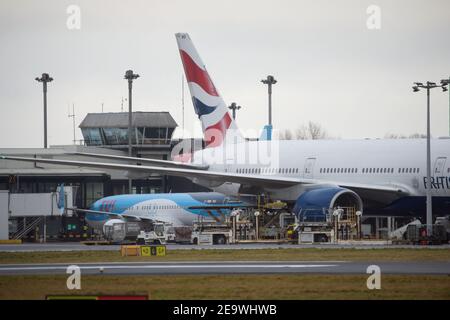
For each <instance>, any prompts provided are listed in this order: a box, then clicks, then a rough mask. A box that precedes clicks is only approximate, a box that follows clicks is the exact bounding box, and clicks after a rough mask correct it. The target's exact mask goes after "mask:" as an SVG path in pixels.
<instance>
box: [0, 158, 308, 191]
mask: <svg viewBox="0 0 450 320" xmlns="http://www.w3.org/2000/svg"><path fill="white" fill-rule="evenodd" d="M1 159H4V160H16V161H26V162H38V163H48V164H57V165H65V166H75V167H92V168H104V169H112V170H128V171H135V172H141V173H142V172H144V173H148V174H152V173H159V174H166V175H172V176H180V177H187V178H191V179H193V180H194V182H195V179H207V180H210V181H214V182H219V183H224V182H234V183H241V184H256V185H261V186H266V187H289V186H293V185H296V184H299V183H301V182H302V181H301V180H300V179H297V178H292V177H279V176H262V175H244V174H237V173H227V172H220V171H211V170H199V169H185V168H182V169H181V168H166V167H157V166H144V165H131V164H120V163H108V162H89V161H74V160H60V159H45V158H25V157H14V156H0V160H1ZM305 183H306V182H305Z"/></svg>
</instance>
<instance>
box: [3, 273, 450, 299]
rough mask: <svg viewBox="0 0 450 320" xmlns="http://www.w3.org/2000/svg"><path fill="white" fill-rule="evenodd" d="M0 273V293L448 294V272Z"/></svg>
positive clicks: (406, 296) (163, 295)
mask: <svg viewBox="0 0 450 320" xmlns="http://www.w3.org/2000/svg"><path fill="white" fill-rule="evenodd" d="M66 279H67V277H66V276H59V275H58V276H54V275H49V276H0V299H45V296H46V295H100V294H103V295H111V294H114V295H126V294H128V295H142V294H144V295H147V296H149V298H150V299H221V300H223V299H445V300H448V299H450V277H448V276H424V275H411V276H409V275H408V276H406V275H386V276H382V279H381V290H368V289H367V287H366V280H367V276H366V275H166V276H106V275H97V276H82V278H81V290H71V291H69V290H67V289H66Z"/></svg>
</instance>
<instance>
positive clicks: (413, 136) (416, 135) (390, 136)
mask: <svg viewBox="0 0 450 320" xmlns="http://www.w3.org/2000/svg"><path fill="white" fill-rule="evenodd" d="M426 137H427V135H426V134H422V133H413V134H410V135H409V136H406V135H403V134H396V133H387V134H386V135H385V136H384V138H385V139H425V138H426Z"/></svg>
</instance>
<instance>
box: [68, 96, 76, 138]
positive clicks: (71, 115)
mask: <svg viewBox="0 0 450 320" xmlns="http://www.w3.org/2000/svg"><path fill="white" fill-rule="evenodd" d="M68 111H69V118H72V125H73V144H77V140H76V137H75V104H74V103H72V114H70V107H69V110H68Z"/></svg>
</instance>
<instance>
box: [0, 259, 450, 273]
mask: <svg viewBox="0 0 450 320" xmlns="http://www.w3.org/2000/svg"><path fill="white" fill-rule="evenodd" d="M374 264H375V265H377V266H379V267H380V269H381V274H427V275H449V274H450V262H382V263H371V262H346V261H309V262H304V261H301V262H300V261H290V262H273V261H255V262H250V261H240V262H236V261H220V262H217V261H214V262H183V261H181V262H180V261H177V262H150V263H149V262H135V263H81V264H77V266H78V267H80V270H81V274H82V275H100V276H101V275H175V274H198V275H207V274H367V268H368V266H370V265H374ZM69 265H70V264H59V263H58V264H53V263H52V264H11V265H7V264H3V265H0V275H58V274H60V275H63V274H66V270H67V267H68V266H69Z"/></svg>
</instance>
